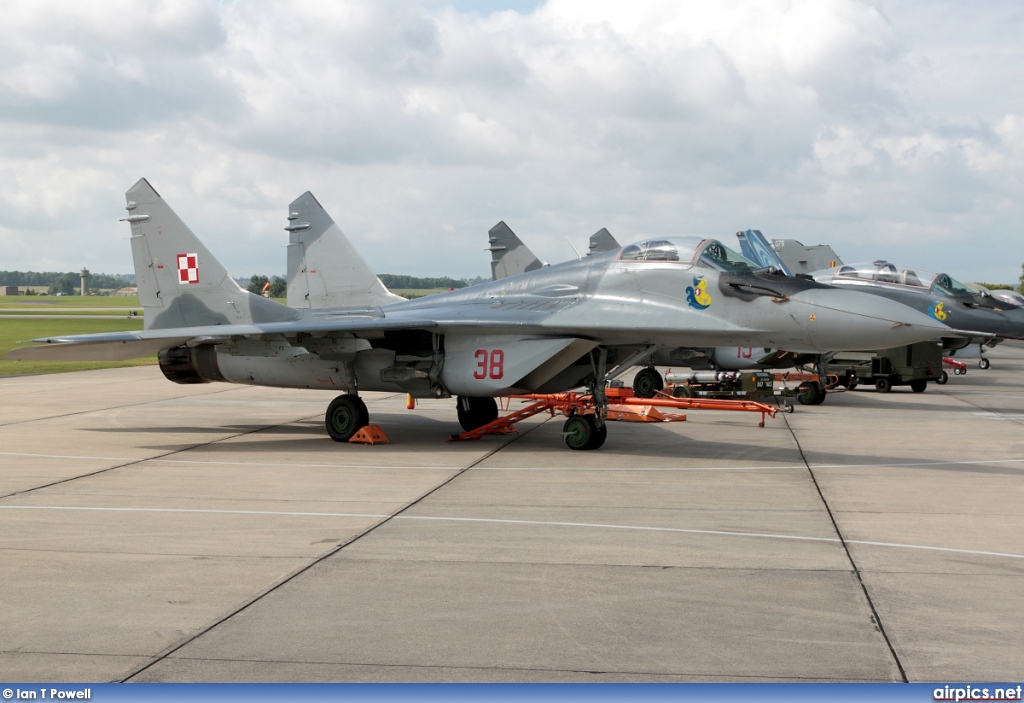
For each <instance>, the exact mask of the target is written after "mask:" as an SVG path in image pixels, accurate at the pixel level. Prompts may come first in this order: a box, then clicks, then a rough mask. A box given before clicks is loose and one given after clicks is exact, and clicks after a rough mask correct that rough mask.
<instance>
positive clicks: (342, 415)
mask: <svg viewBox="0 0 1024 703" xmlns="http://www.w3.org/2000/svg"><path fill="white" fill-rule="evenodd" d="M324 424H325V425H326V426H327V434H328V435H330V437H331V439H333V440H334V441H335V442H347V441H349V440H350V439H352V437H353V436H354V435H355V433H356V432H358V431H359V430H361V429H363V428H364V427H366V426H367V425H368V424H370V412H369V411H368V410H367V409H366V403H364V402H363V400H362V399H361V398H360V397H359V396H355V395H339V396H338V397H337V398H335V399H334V400H332V401H331V404H330V405H328V406H327V414H326V415H325V416H324Z"/></svg>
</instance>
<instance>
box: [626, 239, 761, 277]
mask: <svg viewBox="0 0 1024 703" xmlns="http://www.w3.org/2000/svg"><path fill="white" fill-rule="evenodd" d="M618 259H619V261H659V262H663V261H671V262H674V263H679V264H682V265H684V266H686V267H689V266H692V265H693V264H694V263H696V264H697V265H698V266H702V267H704V268H710V269H714V270H716V271H738V272H744V271H753V270H755V269H757V268H759V267H758V265H757V264H755V263H754V262H753V261H750V260H749V259H746V258H744V257H743V255H742V254H739V253H738V252H736V251H733V250H732V249H730V248H729V247H727V246H725V245H724V244H722V243H721V242H720V241H718V240H717V239H708V238H706V237H701V236H697V235H684V236H679V237H663V238H659V239H647V240H644V241H642V242H637V243H636V244H628V245H626V246H624V247H622V249H620V250H619V256H618Z"/></svg>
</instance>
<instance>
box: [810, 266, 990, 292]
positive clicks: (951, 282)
mask: <svg viewBox="0 0 1024 703" xmlns="http://www.w3.org/2000/svg"><path fill="white" fill-rule="evenodd" d="M811 276H812V277H813V278H814V280H815V281H818V282H819V283H830V284H831V283H835V282H842V281H844V280H851V279H852V280H862V281H872V282H877V283H889V284H895V285H901V286H911V287H914V288H922V289H925V290H932V289H934V290H935V291H936V292H939V293H943V294H945V295H952V296H964V295H974V294H975V291H973V290H971V289H970V288H969V287H968V286H966V285H964V284H963V283H961V282H960V281H958V280H956V279H955V278H953V277H952V276H950V275H949V274H948V273H937V272H935V271H929V270H927V269H922V268H917V267H909V266H901V265H900V264H894V263H892V262H889V261H874V262H872V263H870V264H843V265H842V266H835V267H833V268H830V269H826V270H824V271H818V272H816V273H813V274H811Z"/></svg>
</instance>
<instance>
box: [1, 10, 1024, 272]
mask: <svg viewBox="0 0 1024 703" xmlns="http://www.w3.org/2000/svg"><path fill="white" fill-rule="evenodd" d="M0 9H2V16H3V18H4V21H3V24H2V25H0V270H36V271H39V270H75V269H78V268H80V267H82V266H88V267H89V268H90V269H91V270H93V271H94V272H104V273H127V272H131V271H132V264H131V256H130V251H129V246H128V242H127V238H128V234H129V232H128V226H127V225H126V224H124V223H119V222H118V221H117V220H118V219H119V218H120V217H123V216H124V214H125V213H124V210H123V207H124V191H125V190H127V188H128V187H129V186H131V185H132V183H134V182H135V181H136V180H137V179H138V178H139V177H142V176H145V177H146V178H148V179H149V180H150V182H151V183H152V184H153V186H154V187H155V188H156V189H157V190H158V191H159V192H160V193H161V195H163V197H164V198H165V199H166V200H167V201H168V202H169V203H170V205H171V206H172V207H173V208H175V210H176V211H177V212H178V214H179V215H181V217H182V218H183V219H184V220H185V221H186V222H187V223H188V224H189V225H190V226H191V227H192V229H193V230H194V231H195V232H196V233H197V234H198V235H199V236H200V237H201V238H202V239H203V240H204V241H205V243H206V244H207V246H208V247H209V248H210V250H211V251H213V252H214V253H215V254H216V255H217V257H218V258H219V259H220V260H221V261H222V263H224V264H225V266H226V267H227V268H228V269H229V270H230V271H231V272H232V273H233V274H234V275H237V276H242V275H249V274H252V273H264V274H274V273H282V274H283V273H284V270H285V245H286V243H287V234H286V233H285V232H284V231H283V229H282V228H283V227H284V226H285V224H287V223H286V221H285V215H286V211H287V205H288V203H289V202H290V201H291V200H293V199H294V198H295V197H297V196H298V195H300V194H301V193H302V192H303V191H305V190H311V191H313V193H314V194H315V195H316V196H317V198H318V199H319V200H320V201H321V203H323V205H324V206H325V207H326V208H327V210H328V212H330V213H331V215H332V216H333V217H334V219H335V220H336V221H337V222H338V223H339V225H340V226H341V227H342V229H343V230H344V231H345V232H346V234H348V236H349V237H350V238H351V239H352V240H353V241H355V242H356V243H357V246H358V247H359V248H360V250H361V251H362V252H363V254H364V256H365V257H366V258H367V259H368V260H369V261H370V263H371V265H372V266H373V267H374V268H375V269H376V270H377V271H379V272H388V273H406V274H414V275H453V276H456V277H472V276H477V275H489V266H488V263H487V262H488V260H489V255H488V254H487V253H486V252H485V251H483V249H484V247H485V246H486V232H487V230H488V229H489V228H490V227H491V226H492V225H494V224H495V223H496V222H497V221H498V220H505V221H506V222H507V223H508V224H509V225H510V226H511V227H512V228H513V229H514V230H515V231H516V232H517V233H518V234H519V235H520V236H521V237H522V238H523V240H524V241H526V242H527V243H528V244H529V245H530V246H531V247H532V248H533V249H534V250H535V251H536V252H537V253H538V254H540V255H541V256H542V258H545V259H546V260H548V261H550V262H557V261H562V260H564V259H567V258H571V257H572V256H574V254H573V252H572V249H571V248H570V247H569V245H568V244H567V243H566V238H569V239H570V240H571V241H572V242H573V243H574V244H575V245H576V246H577V248H581V249H582V248H584V247H585V245H586V240H587V238H588V237H589V235H590V234H591V233H592V232H594V231H596V230H597V229H599V228H601V227H608V228H609V229H610V230H611V232H612V233H613V234H614V235H615V236H616V237H617V238H618V239H619V240H620V241H623V242H625V241H630V240H636V239H640V238H643V237H647V236H650V235H659V234H672V233H701V234H708V235H712V236H717V237H720V238H723V239H724V240H726V241H727V242H730V243H731V242H734V241H735V239H734V237H733V234H734V233H735V232H736V231H737V230H740V229H747V228H759V229H761V230H762V231H763V232H764V233H765V234H766V235H767V236H769V237H770V238H795V239H799V240H802V241H803V242H804V243H805V244H819V243H827V244H831V245H832V246H833V248H835V249H836V251H838V252H839V254H840V255H841V256H842V257H843V258H844V259H845V260H847V261H857V260H871V259H875V258H880V257H882V258H888V259H890V260H894V261H897V262H903V263H908V264H914V265H916V266H919V267H925V268H933V269H943V270H947V271H949V272H951V273H953V275H954V276H958V277H960V278H963V279H966V280H988V281H1003V282H1016V280H1017V278H1018V276H1019V275H1020V273H1021V263H1022V262H1024V242H1022V240H1024V237H1022V234H1024V231H1022V223H1024V41H1022V39H1021V38H1022V37H1024V3H1021V2H1019V0H1005V1H1003V0H993V1H986V0H981V1H980V2H972V3H965V2H960V1H959V0H899V1H895V0H893V1H890V0H809V1H807V2H804V1H802V0H752V1H747V0H716V1H715V2H707V0H701V1H699V2H688V1H685V0H683V1H680V0H650V1H648V0H631V1H630V2H621V0H549V1H548V2H539V1H538V2H530V1H529V0H505V1H504V2H484V1H483V0H479V1H478V2H474V1H472V0H455V1H454V2H444V1H443V0H423V1H422V2H408V1H406V2H402V1H397V0H395V1H392V0H348V1H346V0H323V1H315V0H309V1H307V2H301V1H300V2H290V3H281V2H275V1H272V0H246V1H244V2H243V1H238V2H233V1H230V0H221V1H220V2H215V1H213V0H209V1H205V2H204V1H201V0H180V1H177V2H160V1H153V2H143V3H140V2H137V0H104V2H82V1H81V0H33V2H18V1H17V0H0Z"/></svg>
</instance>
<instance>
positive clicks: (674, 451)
mask: <svg viewBox="0 0 1024 703" xmlns="http://www.w3.org/2000/svg"><path fill="white" fill-rule="evenodd" d="M900 407H906V406H905V405H903V404H901V406H900ZM921 407H926V408H928V409H929V410H933V409H934V408H932V406H923V405H922V406H921ZM960 412H963V411H962V410H960ZM379 420H380V424H381V425H382V426H383V427H384V429H385V432H386V433H388V434H390V435H391V439H392V442H393V443H392V444H390V445H378V446H374V447H369V446H365V445H355V446H346V445H341V446H339V445H338V444H337V443H335V442H333V441H332V440H330V439H329V438H328V437H326V436H324V435H323V434H322V431H321V423H320V422H318V421H314V420H299V421H296V422H291V423H289V424H286V425H263V426H260V425H225V426H220V427H205V428H198V427H197V428H192V427H173V428H169V427H146V428H96V429H95V430H94V431H97V432H115V433H117V432H149V433H153V432H160V431H173V432H204V433H207V434H213V433H223V434H228V435H229V436H230V435H234V436H230V440H231V441H230V442H216V441H214V442H212V443H209V444H207V443H203V442H200V443H198V444H197V445H183V444H167V445H156V444H153V445H146V446H144V447H142V448H145V449H149V450H153V451H159V452H168V451H187V450H189V449H191V448H194V447H197V446H201V447H202V450H203V452H204V454H205V455H207V456H209V455H210V454H216V453H225V454H232V455H234V456H237V455H239V454H242V455H250V454H251V455H254V456H259V455H260V454H273V453H283V454H287V455H288V456H289V457H290V459H289V461H297V462H300V463H301V461H302V457H306V458H307V459H309V460H311V461H314V460H315V461H316V462H318V463H319V462H323V461H324V460H325V458H327V457H329V458H331V459H337V460H339V461H345V460H346V458H347V457H360V458H366V457H368V456H372V455H373V454H374V453H378V452H379V453H381V454H382V456H386V455H387V454H388V452H389V451H391V450H397V451H401V452H410V451H411V452H416V453H421V452H446V453H448V454H449V455H450V456H451V457H452V459H453V461H452V462H451V465H459V464H463V463H465V462H464V461H463V459H462V457H465V456H466V455H467V453H470V454H472V455H473V456H479V455H480V454H482V453H484V452H488V451H491V450H494V449H497V448H499V447H500V448H501V449H502V455H503V456H505V457H508V456H509V455H517V456H520V457H522V459H523V466H524V467H531V466H536V467H538V468H547V465H549V464H551V463H552V461H553V460H552V458H551V453H552V452H559V451H561V450H563V447H561V446H560V444H561V441H560V433H561V423H562V418H561V417H556V418H554V419H553V420H548V421H547V422H543V423H529V424H525V425H523V426H522V431H521V433H520V434H519V435H505V436H494V437H485V438H483V439H480V440H474V441H468V442H463V443H455V444H446V443H445V439H446V438H447V437H448V436H449V435H451V434H455V433H457V432H459V431H460V429H459V426H458V424H457V423H454V422H451V421H450V420H447V419H434V418H431V417H427V416H425V415H416V416H412V417H410V416H408V415H404V414H402V413H379ZM770 422H772V421H771V420H770V419H769V423H770ZM775 422H777V423H779V424H777V425H776V426H774V428H773V426H772V425H769V426H768V427H766V428H764V429H761V428H758V427H756V426H754V427H751V426H749V425H748V426H743V425H742V423H735V424H734V425H733V426H732V427H730V426H729V425H723V424H721V423H719V424H716V425H715V426H714V428H713V430H712V431H713V433H714V436H713V437H712V438H710V439H702V438H701V433H702V431H705V430H708V429H711V428H707V427H706V426H705V427H701V426H700V425H698V424H696V423H694V424H693V425H689V426H687V427H681V426H680V425H675V426H674V428H675V429H671V428H670V427H669V426H660V427H659V426H658V425H653V424H644V425H631V424H630V423H614V424H613V427H612V433H610V434H609V438H608V442H607V444H605V446H604V447H603V448H602V452H601V457H602V464H603V465H604V466H611V467H614V466H616V464H617V462H616V459H617V457H621V458H622V461H621V462H619V463H620V465H621V466H623V467H632V468H629V469H627V470H631V471H637V470H642V469H643V467H644V461H643V460H644V459H647V460H649V461H651V462H652V463H651V468H652V470H659V469H663V468H666V467H667V468H672V467H673V466H679V465H680V464H682V463H683V462H685V463H686V464H690V465H692V464H693V463H694V462H698V463H700V462H707V464H706V466H707V467H708V468H709V469H714V467H715V466H716V465H717V466H725V467H728V466H729V465H730V463H731V462H733V461H735V462H743V463H749V464H751V465H752V466H755V467H765V468H766V470H777V469H773V468H772V466H773V465H778V466H779V467H787V468H788V467H792V468H794V469H802V467H803V466H804V461H803V459H802V458H801V456H800V453H799V451H798V449H797V447H796V446H795V445H794V444H793V443H792V440H791V439H790V438H789V437H788V435H789V430H788V429H787V428H786V427H785V426H784V425H783V424H781V422H780V421H778V420H776V421H775ZM733 428H735V431H736V432H742V433H743V434H742V436H743V438H744V441H729V440H723V439H722V438H721V432H722V430H727V431H733ZM680 429H681V430H682V431H681V432H680V431H679V430H680ZM773 429H774V430H776V431H782V432H785V433H786V435H787V438H786V439H785V440H783V441H784V443H785V446H769V445H767V444H761V443H760V442H759V437H758V433H761V432H766V431H767V432H771V431H772V430H773ZM238 433H244V435H243V436H241V437H239V436H237V434H238ZM249 437H251V438H249ZM775 437H776V438H775V439H774V441H776V442H778V441H779V440H778V439H777V435H775ZM346 455H347V456H346ZM539 456H542V457H543V458H539ZM638 458H639V461H638ZM810 459H811V465H812V467H822V468H824V467H828V468H831V469H841V468H842V467H844V466H849V467H861V466H865V467H876V466H877V467H885V466H887V465H892V466H893V467H894V468H898V469H899V470H901V471H906V470H914V469H918V470H928V471H945V472H952V473H975V474H992V475H1012V476H1019V475H1020V474H1021V473H1022V471H1024V470H1022V469H1019V468H1015V467H1013V466H1010V465H1002V464H970V463H955V464H953V463H951V464H942V463H937V461H936V458H935V457H934V456H933V457H910V456H898V457H894V458H893V459H892V461H891V463H889V464H887V462H886V460H885V459H884V458H883V457H880V456H879V455H878V454H863V455H862V454H851V453H838V452H837V453H828V452H811V453H810ZM556 460H557V456H556ZM655 460H660V461H655ZM666 460H667V461H666ZM255 463H260V462H259V461H258V460H257V461H256V462H255ZM268 463H273V462H268ZM338 468H339V470H344V469H345V467H344V466H339V467H338ZM583 468H585V467H583ZM550 470H558V467H557V466H553V467H551V469H550ZM574 470H581V468H580V467H576V468H575V469H574ZM597 470H607V469H600V468H598V469H597ZM752 470H757V469H756V468H755V469H752Z"/></svg>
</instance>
